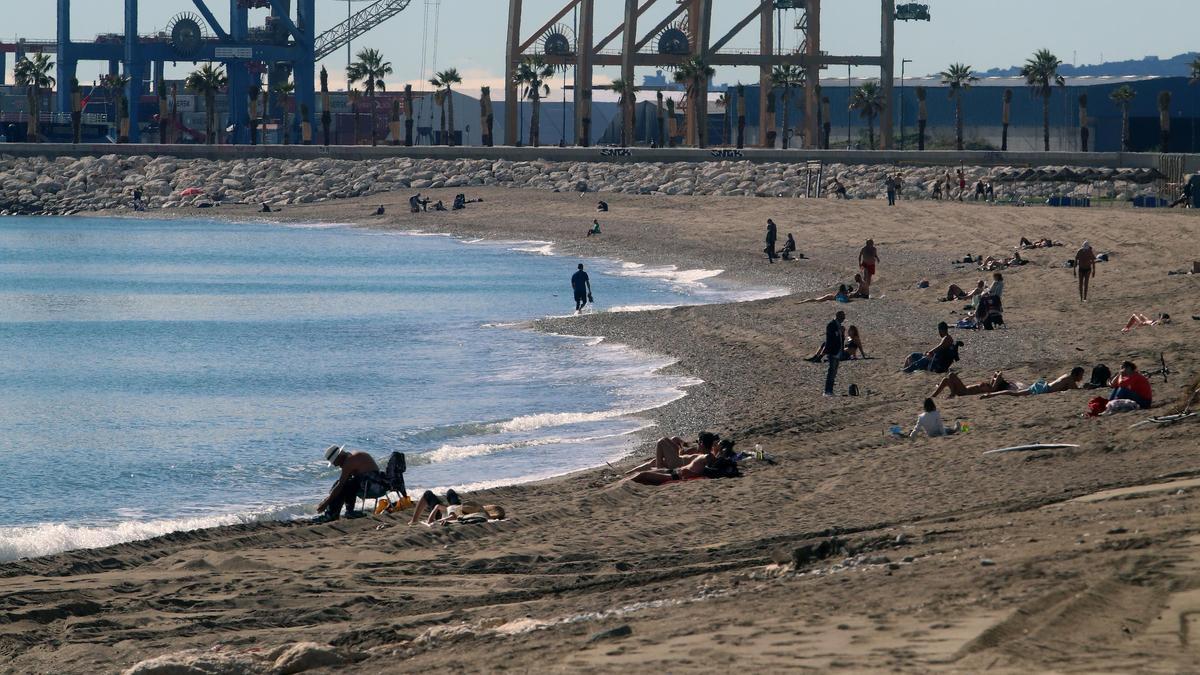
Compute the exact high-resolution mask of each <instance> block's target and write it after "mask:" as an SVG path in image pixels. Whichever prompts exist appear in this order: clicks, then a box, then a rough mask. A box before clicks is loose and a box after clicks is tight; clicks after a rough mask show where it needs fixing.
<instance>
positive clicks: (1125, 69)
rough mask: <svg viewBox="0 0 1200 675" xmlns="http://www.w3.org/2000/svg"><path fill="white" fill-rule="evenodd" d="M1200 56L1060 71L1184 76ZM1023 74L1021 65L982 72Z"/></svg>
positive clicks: (1067, 74) (1067, 67) (1062, 69)
mask: <svg viewBox="0 0 1200 675" xmlns="http://www.w3.org/2000/svg"><path fill="white" fill-rule="evenodd" d="M1198 56H1200V52H1188V53H1186V54H1180V55H1179V56H1173V57H1171V58H1169V59H1160V58H1158V57H1157V56H1147V57H1145V58H1144V59H1141V60H1140V61H1108V62H1105V63H1097V64H1094V65H1083V66H1072V65H1066V64H1064V65H1062V66H1060V67H1059V69H1058V73H1059V74H1060V75H1063V76H1065V77H1078V76H1080V75H1092V76H1096V75H1137V76H1139V77H1145V76H1157V77H1184V76H1187V75H1190V74H1191V72H1192V70H1191V64H1192V61H1194V60H1195V59H1196V57H1198ZM1020 74H1021V67H1020V66H1014V67H1012V68H992V69H991V70H988V71H985V72H982V73H980V75H982V76H984V77H1016V76H1018V75H1020Z"/></svg>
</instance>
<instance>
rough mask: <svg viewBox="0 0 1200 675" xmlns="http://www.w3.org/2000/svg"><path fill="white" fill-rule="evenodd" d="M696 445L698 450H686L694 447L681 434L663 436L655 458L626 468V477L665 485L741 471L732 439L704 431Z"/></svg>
mask: <svg viewBox="0 0 1200 675" xmlns="http://www.w3.org/2000/svg"><path fill="white" fill-rule="evenodd" d="M696 445H697V446H698V447H697V449H698V450H699V452H697V453H684V452H683V451H684V450H690V449H692V446H690V445H689V444H688V443H687V441H685V440H683V439H682V438H679V437H678V436H676V437H674V438H661V439H659V441H658V445H657V446H655V455H654V459H651V460H649V461H647V462H645V463H644V464H641V465H639V466H636V467H634V468H632V469H630V470H629V471H626V472H625V475H626V478H625V479H624V480H625V481H630V482H634V483H641V484H642V485H665V484H667V483H674V482H676V481H681V480H694V479H697V478H734V477H737V476H740V475H741V473H739V472H738V466H737V459H736V454H735V453H734V451H733V446H734V442H733V441H732V440H728V439H727V440H724V441H722V440H721V437H720V436H719V435H717V434H714V433H710V432H708V431H702V432H700V435H699V437H698V438H697V440H696Z"/></svg>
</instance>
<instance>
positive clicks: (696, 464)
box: [625, 452, 717, 485]
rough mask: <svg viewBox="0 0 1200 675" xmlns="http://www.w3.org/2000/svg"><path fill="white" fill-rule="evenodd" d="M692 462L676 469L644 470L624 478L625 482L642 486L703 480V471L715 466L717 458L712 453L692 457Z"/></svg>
mask: <svg viewBox="0 0 1200 675" xmlns="http://www.w3.org/2000/svg"><path fill="white" fill-rule="evenodd" d="M691 457H692V460H691V461H690V462H688V463H687V464H684V465H683V466H681V467H679V468H678V469H645V470H643V471H638V472H637V473H634V474H633V475H631V476H629V477H627V478H625V481H627V482H632V483H640V484H642V485H665V484H667V483H673V482H675V481H680V480H691V479H694V478H705V473H704V470H705V468H707V467H708V466H709V465H710V464H715V462H716V459H717V456H716V454H714V453H712V452H708V453H705V454H703V455H692V456H691Z"/></svg>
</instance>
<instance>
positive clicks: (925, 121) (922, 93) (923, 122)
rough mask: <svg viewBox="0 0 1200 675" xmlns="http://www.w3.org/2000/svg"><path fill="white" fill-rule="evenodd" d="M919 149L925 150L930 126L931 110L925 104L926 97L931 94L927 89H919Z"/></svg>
mask: <svg viewBox="0 0 1200 675" xmlns="http://www.w3.org/2000/svg"><path fill="white" fill-rule="evenodd" d="M916 94H917V149H918V150H924V149H925V128H926V127H927V126H929V108H928V107H927V106H926V104H925V97H926V96H928V95H929V93H928V92H927V91H926V90H925V87H917V90H916Z"/></svg>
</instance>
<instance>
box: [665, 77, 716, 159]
mask: <svg viewBox="0 0 1200 675" xmlns="http://www.w3.org/2000/svg"><path fill="white" fill-rule="evenodd" d="M716 74H717V71H716V69H714V68H713V67H712V66H710V65H708V64H707V63H705V62H704V59H702V58H700V57H699V56H693V57H692V58H690V59H688V60H687V61H684V62H683V64H681V65H680V66H679V68H678V69H677V70H676V71H675V81H676V82H678V83H679V84H682V85H684V86H686V87H687V100H688V107H687V110H688V120H689V121H688V127H689V129H694V132H693V134H694V139H693V140H694V141H695V143H696V147H699V148H703V147H704V145H705V142H706V141H707V137H708V101H706V100H704V96H702V95H701V92H703V90H704V85H705V83H707V82H708V80H709V79H710V78H711V77H712V76H713V75H716Z"/></svg>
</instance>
